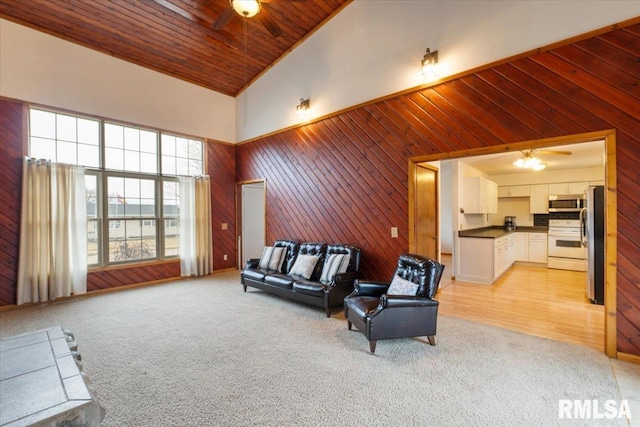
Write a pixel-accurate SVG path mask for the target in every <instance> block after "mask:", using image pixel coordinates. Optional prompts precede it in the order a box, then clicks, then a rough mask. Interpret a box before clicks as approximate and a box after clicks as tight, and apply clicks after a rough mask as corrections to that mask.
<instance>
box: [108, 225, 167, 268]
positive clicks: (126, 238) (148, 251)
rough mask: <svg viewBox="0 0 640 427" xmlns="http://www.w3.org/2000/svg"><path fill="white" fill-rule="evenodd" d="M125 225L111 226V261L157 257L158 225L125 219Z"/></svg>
mask: <svg viewBox="0 0 640 427" xmlns="http://www.w3.org/2000/svg"><path fill="white" fill-rule="evenodd" d="M122 223H124V224H123V225H124V226H121V227H119V228H116V227H113V228H112V227H109V261H110V262H119V261H136V260H143V259H151V258H155V257H156V230H155V229H156V227H155V221H154V222H153V226H143V225H142V224H143V221H141V220H138V219H135V220H131V219H130V220H125V221H122Z"/></svg>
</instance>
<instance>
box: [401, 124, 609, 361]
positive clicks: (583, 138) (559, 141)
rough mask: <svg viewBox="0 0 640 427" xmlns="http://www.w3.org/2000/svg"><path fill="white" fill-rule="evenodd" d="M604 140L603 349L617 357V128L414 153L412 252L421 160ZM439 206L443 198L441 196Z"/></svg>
mask: <svg viewBox="0 0 640 427" xmlns="http://www.w3.org/2000/svg"><path fill="white" fill-rule="evenodd" d="M597 140H604V144H605V167H604V174H605V187H606V191H605V198H604V200H605V206H606V208H605V236H606V239H605V298H604V310H605V316H604V341H605V342H604V352H605V354H606V355H607V356H609V357H611V358H616V359H617V358H618V349H617V332H618V329H617V326H618V325H617V299H616V295H617V274H618V269H617V261H618V259H617V257H618V255H617V253H618V252H617V251H618V243H617V235H618V222H617V214H618V202H617V181H616V175H617V174H616V164H617V160H616V131H615V129H608V130H602V131H596V132H588V133H581V134H575V135H564V136H559V137H554V138H544V139H536V140H531V141H522V142H515V143H512V144H501V145H493V146H486V147H479V148H470V149H466V150H459V151H452V152H449V153H437V154H428V155H424V156H417V157H411V158H410V159H409V162H408V181H409V182H408V184H409V190H408V192H409V193H408V200H409V208H408V212H409V221H408V224H409V252H412V251H414V250H415V240H414V239H413V233H414V226H415V212H414V210H415V191H416V189H415V179H416V168H417V167H418V164H419V163H424V162H433V161H436V160H450V159H462V158H465V157H473V156H482V155H484V154H498V153H507V152H512V151H521V150H531V149H539V148H544V147H552V146H556V145H567V144H579V143H581V142H592V141H597ZM437 203H438V209H439V208H440V201H439V200H438V202H437Z"/></svg>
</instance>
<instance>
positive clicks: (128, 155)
mask: <svg viewBox="0 0 640 427" xmlns="http://www.w3.org/2000/svg"><path fill="white" fill-rule="evenodd" d="M124 169H125V170H128V171H136V172H138V171H139V170H140V153H139V152H137V151H129V150H124Z"/></svg>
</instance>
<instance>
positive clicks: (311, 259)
mask: <svg viewBox="0 0 640 427" xmlns="http://www.w3.org/2000/svg"><path fill="white" fill-rule="evenodd" d="M319 259H320V257H319V256H317V255H305V254H299V255H298V258H296V262H295V263H294V264H293V267H292V268H291V271H290V272H289V274H291V275H292V276H300V277H304V278H305V279H310V278H311V275H312V274H313V270H314V268H316V264H317V263H318V260H319Z"/></svg>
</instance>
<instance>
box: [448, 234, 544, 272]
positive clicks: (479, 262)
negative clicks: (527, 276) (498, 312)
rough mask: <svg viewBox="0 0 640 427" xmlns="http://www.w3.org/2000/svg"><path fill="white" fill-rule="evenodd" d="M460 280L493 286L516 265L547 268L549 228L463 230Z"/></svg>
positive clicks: (460, 245)
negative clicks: (542, 265)
mask: <svg viewBox="0 0 640 427" xmlns="http://www.w3.org/2000/svg"><path fill="white" fill-rule="evenodd" d="M458 237H459V240H458V241H459V251H458V254H459V255H458V256H459V271H458V274H457V276H456V279H457V280H461V281H465V282H473V283H480V284H484V285H490V284H492V283H493V282H495V281H496V280H497V279H498V278H499V277H500V276H502V274H504V273H505V272H506V271H507V270H508V269H509V268H510V267H511V265H512V264H513V263H514V262H515V261H524V262H535V263H540V264H544V265H546V262H547V227H518V228H517V229H516V230H515V231H508V230H505V229H503V228H502V227H484V228H477V229H472V230H461V231H459V232H458Z"/></svg>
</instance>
